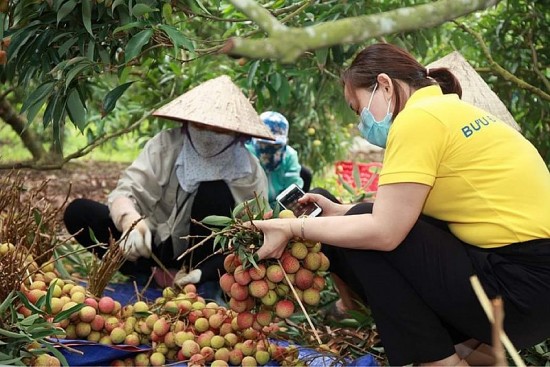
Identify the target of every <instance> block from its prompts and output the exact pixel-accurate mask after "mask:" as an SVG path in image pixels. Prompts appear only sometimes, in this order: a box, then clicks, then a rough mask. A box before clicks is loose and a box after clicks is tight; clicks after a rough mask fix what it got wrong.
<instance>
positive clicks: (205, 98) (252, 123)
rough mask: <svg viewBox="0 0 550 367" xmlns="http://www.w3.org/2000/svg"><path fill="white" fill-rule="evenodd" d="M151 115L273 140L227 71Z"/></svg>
mask: <svg viewBox="0 0 550 367" xmlns="http://www.w3.org/2000/svg"><path fill="white" fill-rule="evenodd" d="M153 115H154V116H158V117H164V118H167V119H170V120H175V121H180V122H187V121H192V122H195V123H197V124H203V125H208V126H212V127H216V128H220V129H223V130H229V131H235V132H238V133H241V134H245V135H249V136H253V137H257V138H263V139H269V140H275V137H274V136H273V134H272V133H271V131H270V130H269V128H268V127H267V126H266V125H265V124H264V123H263V122H262V120H260V116H259V115H258V113H257V112H256V110H255V109H254V107H252V104H251V103H250V102H249V101H248V99H247V98H246V97H245V96H244V94H243V93H242V92H241V90H240V89H239V87H237V86H236V85H235V84H234V83H233V82H232V81H231V79H230V78H229V77H228V76H226V75H222V76H220V77H217V78H214V79H210V80H208V81H206V82H204V83H202V84H200V85H198V86H196V87H195V88H193V89H191V90H189V91H187V92H186V93H184V94H182V95H181V96H179V97H178V98H176V99H174V100H173V101H171V102H169V103H167V104H165V105H164V106H162V107H161V108H159V109H158V110H156V111H155V112H153Z"/></svg>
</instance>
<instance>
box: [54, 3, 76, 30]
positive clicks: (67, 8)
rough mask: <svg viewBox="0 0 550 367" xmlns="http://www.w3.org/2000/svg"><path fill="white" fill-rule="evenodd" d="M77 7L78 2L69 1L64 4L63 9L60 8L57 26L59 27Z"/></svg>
mask: <svg viewBox="0 0 550 367" xmlns="http://www.w3.org/2000/svg"><path fill="white" fill-rule="evenodd" d="M75 7H76V1H74V0H69V1H67V2H66V3H64V4H63V5H62V6H61V8H59V11H58V12H57V25H59V22H61V21H62V20H63V18H65V17H66V16H67V15H69V14H71V12H72V11H73V10H74V8H75Z"/></svg>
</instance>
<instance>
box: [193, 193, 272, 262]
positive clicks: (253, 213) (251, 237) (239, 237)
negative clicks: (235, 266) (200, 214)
mask: <svg viewBox="0 0 550 367" xmlns="http://www.w3.org/2000/svg"><path fill="white" fill-rule="evenodd" d="M267 210H270V208H269V205H268V204H267V202H266V200H265V199H263V198H261V197H258V196H256V197H255V198H254V199H252V200H248V201H245V202H243V203H241V204H239V205H237V206H236V207H235V209H233V211H232V213H231V217H225V216H220V215H211V216H208V217H206V218H204V219H203V220H202V221H201V223H202V224H203V225H205V226H212V227H217V228H211V227H208V228H209V229H210V230H211V231H212V235H211V236H209V237H207V239H209V238H211V237H212V236H213V237H214V244H213V247H214V251H216V250H220V251H221V252H222V253H229V252H234V253H235V254H236V255H237V256H238V258H239V259H240V260H241V262H242V264H243V266H244V267H247V266H249V264H252V266H254V267H256V268H257V267H258V265H257V262H258V257H257V255H256V254H255V253H256V251H257V250H258V248H259V247H260V246H262V244H263V236H262V234H261V232H260V231H259V230H258V229H256V228H255V227H248V226H246V225H245V223H246V222H248V221H253V220H262V219H264V217H265V214H266V211H267ZM219 227H222V228H219ZM205 240H206V239H205ZM201 242H203V241H201Z"/></svg>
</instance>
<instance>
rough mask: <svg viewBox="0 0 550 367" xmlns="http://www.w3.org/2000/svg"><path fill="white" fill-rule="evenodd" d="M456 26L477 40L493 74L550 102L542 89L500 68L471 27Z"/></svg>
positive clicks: (549, 97)
mask: <svg viewBox="0 0 550 367" xmlns="http://www.w3.org/2000/svg"><path fill="white" fill-rule="evenodd" d="M455 24H456V25H457V26H458V27H460V28H462V29H463V30H464V31H465V32H467V33H469V34H470V35H471V36H472V37H474V38H475V39H476V40H477V42H478V44H479V46H480V47H481V51H482V52H483V54H484V55H485V57H486V58H487V61H488V62H489V67H490V68H491V70H492V71H493V72H495V73H496V74H498V75H500V77H502V78H503V79H505V80H508V81H510V82H512V83H514V84H516V85H517V86H518V87H519V88H522V89H525V90H527V91H529V92H531V93H533V94H536V95H537V96H539V97H540V98H542V99H545V100H547V101H550V94H548V93H546V92H544V91H543V90H542V89H539V88H537V87H535V86H534V85H531V84H529V83H527V82H526V81H525V80H523V79H520V78H518V77H517V76H515V75H514V74H512V73H510V72H509V71H508V70H506V69H504V68H503V67H502V66H500V65H499V64H498V63H497V62H496V61H495V60H494V59H493V55H492V54H491V50H489V47H488V46H487V44H486V43H485V41H484V40H483V37H482V36H481V34H479V33H477V32H475V31H474V30H473V29H471V28H470V27H468V26H466V25H464V24H459V23H457V22H455Z"/></svg>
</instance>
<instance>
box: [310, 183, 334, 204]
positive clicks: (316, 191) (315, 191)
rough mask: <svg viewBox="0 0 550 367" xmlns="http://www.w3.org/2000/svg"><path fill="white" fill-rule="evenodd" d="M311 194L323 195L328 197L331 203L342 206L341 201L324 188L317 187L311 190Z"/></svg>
mask: <svg viewBox="0 0 550 367" xmlns="http://www.w3.org/2000/svg"><path fill="white" fill-rule="evenodd" d="M309 192H311V193H313V194H319V195H322V196H324V197H326V198H327V199H329V200H330V201H332V202H333V203H338V204H341V203H340V200H338V199H337V198H336V196H334V195H332V194H331V193H330V192H329V191H328V190H325V189H323V188H320V187H316V188H314V189H311V190H310V191H309Z"/></svg>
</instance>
